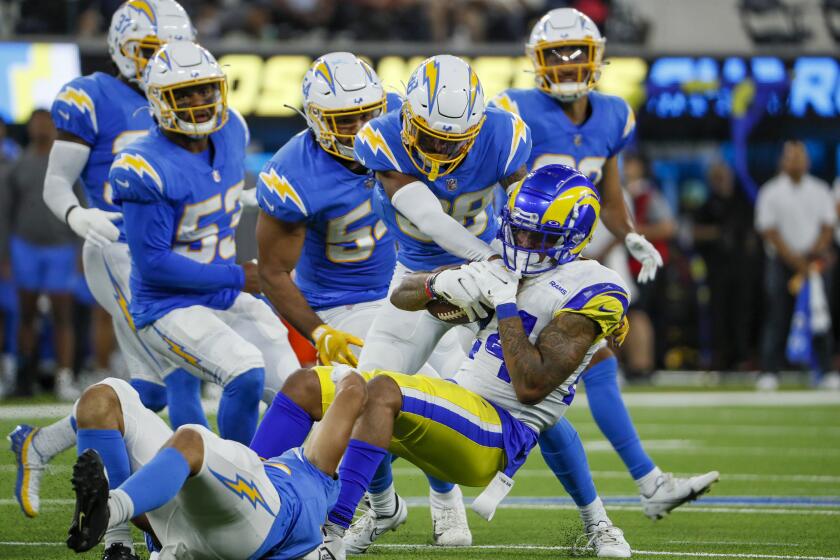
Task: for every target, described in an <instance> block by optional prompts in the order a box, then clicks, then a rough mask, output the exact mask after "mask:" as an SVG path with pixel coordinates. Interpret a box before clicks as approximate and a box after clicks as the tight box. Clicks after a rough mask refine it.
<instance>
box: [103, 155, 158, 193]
mask: <svg viewBox="0 0 840 560" xmlns="http://www.w3.org/2000/svg"><path fill="white" fill-rule="evenodd" d="M111 169H126V170H128V171H133V172H134V173H136V174H137V175H138V176H139V177H140V178H141V179H142V178H143V175H148V176H149V178H150V179H151V180H152V181H154V183H155V185H157V188H158V189H160V190H161V191H162V190H163V181H161V179H160V175H158V173H157V171H155V170H154V168H153V167H152V166H151V164H149V162H148V161H146V159H145V158H144V157H143V156H140V155H136V154H129V153H126V152H123V153H121V154H120V155H119V156H117V159H116V160H115V161H114V163H113V165H111Z"/></svg>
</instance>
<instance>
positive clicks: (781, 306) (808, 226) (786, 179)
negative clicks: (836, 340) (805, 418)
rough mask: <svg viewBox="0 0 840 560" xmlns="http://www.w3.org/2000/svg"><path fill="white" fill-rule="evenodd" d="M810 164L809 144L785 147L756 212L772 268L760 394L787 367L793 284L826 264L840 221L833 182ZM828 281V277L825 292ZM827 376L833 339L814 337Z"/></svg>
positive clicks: (792, 143)
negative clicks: (813, 170)
mask: <svg viewBox="0 0 840 560" xmlns="http://www.w3.org/2000/svg"><path fill="white" fill-rule="evenodd" d="M809 166H810V161H809V159H808V152H807V150H806V148H805V145H804V144H803V143H802V142H800V141H796V140H790V141H787V142H785V144H784V148H783V150H782V157H781V160H780V166H779V167H780V173H779V174H778V175H777V176H776V177H774V178H773V179H771V180H770V181H768V182H767V183H765V184H764V186H763V187H762V188H761V190H760V191H759V193H758V200H757V201H756V207H755V223H756V229H757V230H758V232H759V233H760V234H761V236H762V237H763V239H764V248H765V251H766V252H767V257H768V258H767V264H766V267H765V274H764V289H765V296H766V298H767V300H766V301H767V304H766V316H765V325H764V332H763V333H762V341H761V365H762V369H763V371H764V373H763V374H762V376H761V377H760V378H759V384H758V388H759V389H775V388H776V387H777V386H778V381H777V377H776V374H777V373H778V371H779V368H780V366H781V362H782V356H783V352H784V348H785V338H786V336H787V333H788V330H789V327H790V320H791V315H792V313H793V303H794V296H793V295H792V294H791V292H790V290H789V288H788V283H789V282H790V280H791V279H792V278H793V277H794V276H796V275H802V276H803V277H804V276H807V274H808V271H809V269H810V267H811V265H812V264H814V263H819V262H820V261H823V262H824V261H825V260H826V258H827V257H829V255H830V252H831V237H832V228H833V227H834V224H835V222H836V221H837V213H836V212H835V205H834V200H833V198H832V196H831V191H830V189H829V186H828V183H826V182H825V181H822V180H820V179H818V178H817V177H814V176H813V175H809V174H808V169H809ZM827 280H828V279H827V278H824V281H825V284H826V291H827V292H828V291H830V290H829V289H828V281H827ZM814 345H815V349H816V351H817V352H818V355H819V360H820V366H821V369H822V371H824V372H825V371H828V370H829V369H830V359H831V336H830V333H822V334H821V335H819V336H815V337H814Z"/></svg>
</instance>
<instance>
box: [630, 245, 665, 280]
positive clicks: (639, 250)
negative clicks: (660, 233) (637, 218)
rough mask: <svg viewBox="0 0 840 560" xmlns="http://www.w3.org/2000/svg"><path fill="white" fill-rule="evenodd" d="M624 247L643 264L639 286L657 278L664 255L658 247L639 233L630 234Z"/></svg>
mask: <svg viewBox="0 0 840 560" xmlns="http://www.w3.org/2000/svg"><path fill="white" fill-rule="evenodd" d="M624 245H625V246H626V247H627V250H628V251H630V254H631V255H633V258H634V259H636V260H637V261H639V262H640V263H642V270H641V271H639V277H638V278H637V280H638V281H639V284H645V283H646V282H650V281H651V280H653V279H654V278H656V269H658V268H659V267H660V266H662V255H660V254H659V251H657V250H656V247H654V246H653V244H652V243H651V242H650V241H648V240H647V239H645V236H644V235H639V234H638V233H628V234H627V237H625V238H624Z"/></svg>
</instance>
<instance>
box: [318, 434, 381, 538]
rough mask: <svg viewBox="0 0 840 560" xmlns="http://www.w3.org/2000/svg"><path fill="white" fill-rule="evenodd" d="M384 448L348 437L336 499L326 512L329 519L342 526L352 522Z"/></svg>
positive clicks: (339, 473) (339, 471) (340, 468)
mask: <svg viewBox="0 0 840 560" xmlns="http://www.w3.org/2000/svg"><path fill="white" fill-rule="evenodd" d="M386 453H387V451H385V450H384V449H382V448H381V447H376V446H375V445H371V444H369V443H365V442H363V441H360V440H358V439H351V440H350V443H349V444H348V445H347V451H346V452H345V453H344V460H343V461H342V462H341V466H340V467H339V468H338V478H339V479H340V480H341V491H340V492H339V494H338V501H337V502H336V504H335V507H333V509H332V511H331V512H330V513H329V516H328V519H329V520H330V521H332V522H333V523H335V524H336V525H338V526H340V527H344V528H345V529H346V528H347V527H349V526H350V522H351V521H353V514H354V513H356V507H357V506H358V505H359V500H361V499H362V496H363V495H364V493H365V490H367V488H368V486H370V481H371V479H373V473H374V472H376V469H377V467H379V464H380V463H381V462H382V459H383V458H384V457H385V455H386Z"/></svg>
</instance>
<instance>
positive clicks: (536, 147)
mask: <svg viewBox="0 0 840 560" xmlns="http://www.w3.org/2000/svg"><path fill="white" fill-rule="evenodd" d="M490 103H491V105H492V106H496V107H499V108H501V109H505V110H507V111H510V112H511V113H514V114H516V115H519V116H520V117H522V120H524V121H525V122H526V123H527V124H528V126H529V127H530V128H531V134H532V138H533V147H532V149H531V156H530V158H528V169H529V170H534V169H537V168H539V167H542V166H544V165H548V164H551V163H561V164H563V165H568V166H570V167H574V168H575V169H577V170H579V171H580V172H581V173H583V174H584V175H586V176H587V177H588V178H589V180H591V181H592V182H593V183H594V184H598V182H599V181H600V180H601V175H602V169H601V168H602V167H603V165H604V162H606V161H607V160H608V159H610V158H611V157H613V156H615V155H616V154H618V153H619V152H620V151H621V150H622V149H623V148H624V146H626V145H627V143H628V142H629V140H630V139H631V138H632V136H633V131H634V130H635V128H636V119H635V117H634V116H633V110H632V109H630V107H629V106H628V105H627V102H626V101H624V100H623V99H621V98H620V97H616V96H613V95H605V94H603V93H598V92H597V91H593V92H591V93H590V94H589V103H590V106H591V108H592V114H591V115H590V116H589V118H588V119H587V120H586V121H585V122H584V123H583V124H582V125H580V126H578V125H576V124H573V123H572V122H571V121H570V120H569V117H568V116H566V113H565V112H564V111H563V109H562V107H561V106H560V103H559V102H558V101H557V100H556V99H554V98H553V97H551V96H550V95H548V94H546V93H544V92H542V91H541V90H539V89H536V88H534V89H509V90H507V91H505V92H503V93H501V94H499V95H498V96H497V97H495V98H494V99H493V100H492V101H491V102H490Z"/></svg>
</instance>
